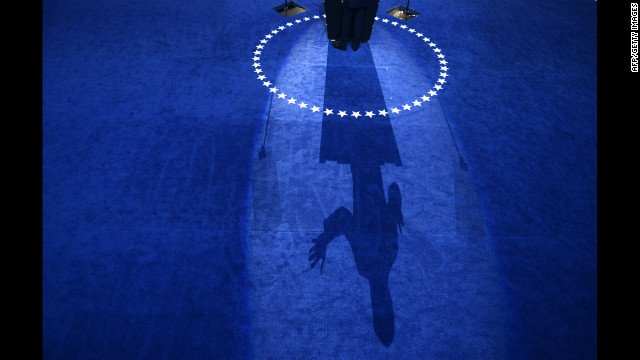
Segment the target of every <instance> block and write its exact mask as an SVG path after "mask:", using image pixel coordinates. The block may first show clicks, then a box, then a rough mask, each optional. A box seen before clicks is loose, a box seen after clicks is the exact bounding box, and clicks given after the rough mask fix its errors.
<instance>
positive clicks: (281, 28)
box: [278, 26, 286, 30]
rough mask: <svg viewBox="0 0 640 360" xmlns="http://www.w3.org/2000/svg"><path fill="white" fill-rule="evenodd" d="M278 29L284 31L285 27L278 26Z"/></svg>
mask: <svg viewBox="0 0 640 360" xmlns="http://www.w3.org/2000/svg"><path fill="white" fill-rule="evenodd" d="M278 29H280V30H284V29H286V27H284V26H278Z"/></svg>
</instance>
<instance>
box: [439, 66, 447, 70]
mask: <svg viewBox="0 0 640 360" xmlns="http://www.w3.org/2000/svg"><path fill="white" fill-rule="evenodd" d="M440 70H444V71H447V70H449V68H448V67H446V66H441V67H440Z"/></svg>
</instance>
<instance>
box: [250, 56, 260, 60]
mask: <svg viewBox="0 0 640 360" xmlns="http://www.w3.org/2000/svg"><path fill="white" fill-rule="evenodd" d="M252 60H253V61H258V60H260V58H259V57H257V56H254V57H253V59H252Z"/></svg>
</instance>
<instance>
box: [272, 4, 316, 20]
mask: <svg viewBox="0 0 640 360" xmlns="http://www.w3.org/2000/svg"><path fill="white" fill-rule="evenodd" d="M272 9H273V10H275V11H277V12H279V13H280V14H282V15H284V16H286V17H290V16H294V15H297V14H300V13H302V12H305V11H307V10H309V9H307V8H305V7H304V6H302V5H300V4H298V3H296V2H294V1H286V0H285V2H284V3H283V4H280V5H276V6H274V7H273V8H272Z"/></svg>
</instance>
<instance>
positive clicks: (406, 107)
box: [402, 104, 411, 110]
mask: <svg viewBox="0 0 640 360" xmlns="http://www.w3.org/2000/svg"><path fill="white" fill-rule="evenodd" d="M402 108H403V109H404V110H411V106H409V104H404V105H402Z"/></svg>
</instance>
